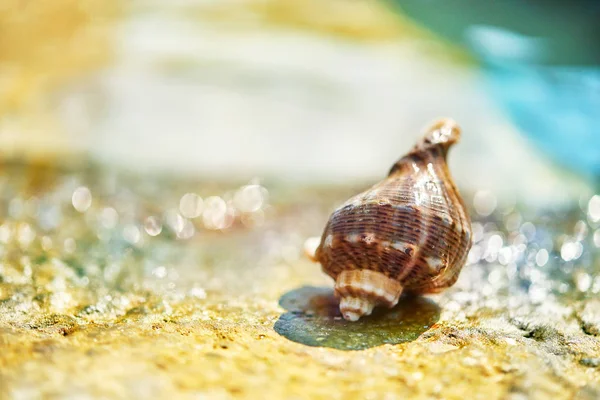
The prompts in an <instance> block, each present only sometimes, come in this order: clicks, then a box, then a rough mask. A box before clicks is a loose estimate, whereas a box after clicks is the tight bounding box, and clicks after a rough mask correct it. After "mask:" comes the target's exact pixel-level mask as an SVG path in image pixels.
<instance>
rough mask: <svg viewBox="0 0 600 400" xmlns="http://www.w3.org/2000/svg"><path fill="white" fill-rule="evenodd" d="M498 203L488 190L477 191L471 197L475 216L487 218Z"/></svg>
mask: <svg viewBox="0 0 600 400" xmlns="http://www.w3.org/2000/svg"><path fill="white" fill-rule="evenodd" d="M497 205H498V202H497V200H496V196H495V195H494V194H493V193H492V192H491V191H489V190H479V191H477V192H476V193H475V196H474V197H473V206H474V207H475V211H477V214H479V215H481V216H483V217H487V216H488V215H491V214H492V213H493V212H494V210H495V209H496V207H497Z"/></svg>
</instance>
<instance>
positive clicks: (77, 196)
mask: <svg viewBox="0 0 600 400" xmlns="http://www.w3.org/2000/svg"><path fill="white" fill-rule="evenodd" d="M71 202H72V204H73V207H74V208H75V209H76V210H77V211H79V212H86V211H87V210H88V208H90V206H91V205H92V192H90V189H88V188H87V187H85V186H80V187H78V188H77V189H75V191H74V192H73V196H72V197H71Z"/></svg>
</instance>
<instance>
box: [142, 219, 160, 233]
mask: <svg viewBox="0 0 600 400" xmlns="http://www.w3.org/2000/svg"><path fill="white" fill-rule="evenodd" d="M144 230H145V231H146V233H147V234H148V235H150V236H158V235H160V233H161V232H162V224H161V223H160V220H159V219H158V218H157V217H154V216H150V217H148V218H146V220H145V221H144Z"/></svg>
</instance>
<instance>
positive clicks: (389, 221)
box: [313, 119, 471, 321]
mask: <svg viewBox="0 0 600 400" xmlns="http://www.w3.org/2000/svg"><path fill="white" fill-rule="evenodd" d="M459 138H460V128H459V127H458V125H457V124H456V123H455V122H454V121H452V120H449V119H443V120H440V121H438V122H436V123H435V124H434V125H433V126H431V127H430V128H429V129H428V130H427V131H426V133H425V134H424V136H423V137H422V139H421V140H420V141H419V142H418V143H417V144H416V145H415V147H414V148H413V149H412V150H411V151H410V152H409V153H408V154H407V155H405V156H404V157H402V158H401V159H400V160H399V161H398V162H397V163H396V164H394V166H393V167H392V168H391V170H390V172H389V175H388V176H387V177H386V178H385V179H384V180H383V181H381V182H379V183H377V184H376V185H375V186H373V187H371V188H370V189H368V190H367V191H365V192H363V193H361V194H358V195H356V196H354V197H352V198H351V199H350V200H348V201H347V202H346V203H344V204H343V205H341V206H340V207H339V208H338V209H337V210H335V211H334V212H333V214H332V215H331V217H330V219H329V222H328V223H327V226H326V227H325V231H324V232H323V235H322V237H321V241H320V243H319V245H318V247H317V248H316V251H315V252H314V256H313V259H314V260H315V261H318V262H319V263H321V266H322V268H323V271H324V272H325V273H326V274H328V275H329V276H331V277H332V278H333V279H334V280H335V294H336V296H337V297H339V298H340V311H341V312H342V315H343V317H344V318H345V319H347V320H350V321H356V320H358V319H359V318H360V317H361V316H363V315H369V314H371V312H372V311H373V308H374V307H375V306H385V307H389V308H391V307H393V306H395V305H396V304H397V303H398V300H399V298H400V295H401V293H402V292H403V291H406V292H412V293H417V294H422V293H435V292H438V291H440V290H442V289H444V288H447V287H449V286H451V285H452V284H454V282H455V281H456V279H457V278H458V274H459V272H460V270H461V268H462V266H463V265H464V263H465V260H466V257H467V253H468V251H469V249H470V247H471V222H470V219H469V215H468V214H467V211H466V209H465V206H464V203H463V200H462V198H461V197H460V194H459V193H458V190H457V189H456V186H455V185H454V182H453V180H452V177H451V176H450V172H449V170H448V166H447V164H446V155H447V153H448V149H449V148H450V146H451V145H452V144H454V143H456V142H457V141H458V139H459Z"/></svg>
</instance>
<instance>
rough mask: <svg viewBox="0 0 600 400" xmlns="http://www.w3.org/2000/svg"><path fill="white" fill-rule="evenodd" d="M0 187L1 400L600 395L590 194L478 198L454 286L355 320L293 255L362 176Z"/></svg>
mask: <svg viewBox="0 0 600 400" xmlns="http://www.w3.org/2000/svg"><path fill="white" fill-rule="evenodd" d="M8 177H10V179H8ZM0 181H1V183H2V190H1V191H0V200H1V202H2V216H3V223H2V224H1V225H0V254H1V257H2V261H1V263H0V397H1V398H15V399H30V398H31V399H36V398H77V399H87V398H111V399H112V398H149V399H151V398H194V399H203V398H206V399H228V398H289V399H294V398H298V399H302V398H334V399H336V398H339V399H346V398H352V397H355V398H367V399H380V398H382V399H396V398H397V399H406V398H415V399H421V398H422V399H429V398H431V399H434V398H444V399H464V398H469V399H471V398H473V399H477V398H482V399H486V400H489V399H514V400H516V399H548V398H552V399H572V398H578V399H596V398H598V397H599V396H600V367H599V365H600V340H599V338H598V336H597V335H599V334H600V301H599V300H598V299H597V294H598V292H599V291H600V279H599V278H597V277H596V272H597V270H598V260H599V258H598V253H599V252H598V247H599V246H600V233H598V232H599V231H598V230H597V229H598V220H600V215H597V214H596V208H595V202H596V200H594V198H592V199H589V198H586V199H584V201H582V202H581V206H582V207H580V205H578V204H575V205H573V207H572V208H570V209H561V210H551V209H549V210H543V211H542V210H528V209H526V208H524V207H521V206H519V205H514V204H513V205H504V204H499V205H495V204H492V205H493V206H494V207H492V206H490V204H487V203H486V202H485V201H484V202H483V203H482V199H481V197H482V196H481V195H480V196H476V206H477V207H475V208H474V209H473V211H472V214H473V219H474V238H475V245H474V247H473V250H472V251H471V255H470V257H469V263H468V265H467V266H466V267H465V269H464V270H463V273H462V274H461V278H460V279H459V282H458V283H457V285H456V286H454V287H453V288H451V289H450V290H448V291H446V292H444V293H442V294H439V295H435V296H430V297H428V298H403V299H402V301H401V303H400V305H399V306H398V307H396V308H395V309H393V310H391V311H389V312H385V311H380V312H378V313H376V314H375V315H374V316H372V317H369V318H365V319H364V320H361V321H360V322H358V323H349V322H346V321H343V320H342V319H341V318H340V315H339V312H338V311H337V309H336V304H335V300H334V299H333V297H332V296H331V286H332V284H331V282H330V281H329V278H326V277H325V276H324V275H323V274H322V273H321V272H320V270H319V267H318V265H315V264H312V263H310V262H309V261H308V260H306V259H304V258H303V257H302V255H301V252H302V246H303V242H304V240H305V239H306V238H307V237H308V236H311V235H315V234H317V235H318V234H319V233H320V230H321V229H322V227H323V224H324V222H325V221H326V218H327V215H328V213H329V212H330V211H331V210H332V208H333V207H334V206H335V205H336V204H339V203H340V202H342V201H343V200H345V199H346V197H348V196H349V194H351V193H354V192H356V191H357V190H359V189H362V188H359V187H355V188H347V187H346V188H323V187H320V188H319V187H312V188H299V187H297V186H296V187H286V186H285V185H283V184H276V183H271V184H268V183H262V184H259V183H258V182H252V183H250V184H242V185H240V184H238V183H227V182H226V183H222V184H214V183H210V182H198V181H190V180H185V179H172V178H170V177H165V178H160V177H148V176H146V177H144V176H128V175H126V174H122V173H117V172H109V171H106V170H103V172H99V171H98V170H96V169H95V168H89V169H84V172H78V173H71V172H69V171H62V170H57V169H52V168H47V167H44V168H36V167H23V166H19V165H12V166H5V167H4V168H3V172H2V173H1V176H0ZM187 192H190V193H192V192H194V193H198V195H200V196H201V197H202V198H203V201H202V200H198V198H197V197H194V196H188V197H187V198H186V199H187V200H185V201H184V200H182V196H183V195H184V194H185V193H187ZM489 196H490V195H489V194H488V197H489ZM465 197H466V198H467V199H468V200H469V201H468V202H469V203H471V199H473V196H472V195H471V194H466V196H465ZM217 198H218V199H220V200H217ZM484 200H485V199H484ZM488 200H489V199H488ZM488 203H489V202H488ZM491 203H493V202H491ZM485 204H487V205H488V206H489V207H487V208H486V207H483V205H485ZM223 205H224V206H223ZM223 207H224V208H223ZM477 210H479V213H478V212H477ZM483 214H489V215H486V216H484V215H483ZM150 217H154V218H150Z"/></svg>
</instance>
